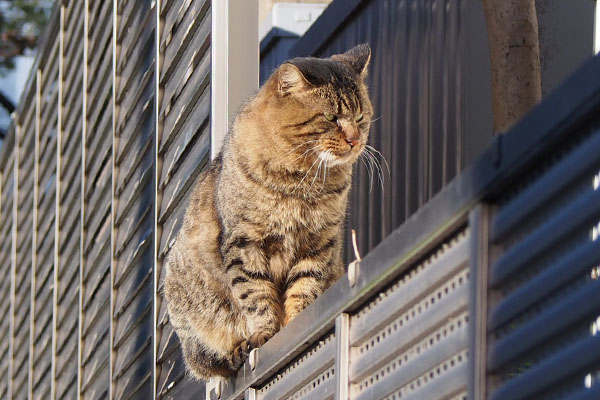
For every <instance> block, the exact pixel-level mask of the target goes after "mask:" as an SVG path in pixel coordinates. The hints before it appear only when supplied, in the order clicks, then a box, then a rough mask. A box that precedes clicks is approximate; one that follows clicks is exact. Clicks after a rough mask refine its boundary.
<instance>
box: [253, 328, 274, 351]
mask: <svg viewBox="0 0 600 400" xmlns="http://www.w3.org/2000/svg"><path fill="white" fill-rule="evenodd" d="M272 337H273V334H272V333H271V332H264V331H263V332H256V333H254V334H252V335H250V338H249V339H248V342H249V343H250V346H252V348H253V349H257V348H259V347H260V346H262V345H263V344H265V343H266V342H267V340H269V339H271V338H272Z"/></svg>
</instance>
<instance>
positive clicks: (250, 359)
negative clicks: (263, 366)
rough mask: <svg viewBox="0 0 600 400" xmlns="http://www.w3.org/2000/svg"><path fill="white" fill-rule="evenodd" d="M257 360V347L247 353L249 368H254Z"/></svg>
mask: <svg viewBox="0 0 600 400" xmlns="http://www.w3.org/2000/svg"><path fill="white" fill-rule="evenodd" d="M257 362H258V349H252V350H250V354H249V355H248V364H250V369H251V370H252V371H254V368H256V363H257Z"/></svg>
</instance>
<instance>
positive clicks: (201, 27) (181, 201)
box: [156, 0, 211, 398]
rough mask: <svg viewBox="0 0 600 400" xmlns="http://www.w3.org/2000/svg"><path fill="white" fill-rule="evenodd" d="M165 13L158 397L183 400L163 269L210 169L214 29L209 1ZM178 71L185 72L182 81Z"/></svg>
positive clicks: (168, 8)
mask: <svg viewBox="0 0 600 400" xmlns="http://www.w3.org/2000/svg"><path fill="white" fill-rule="evenodd" d="M165 3H167V4H165V5H164V7H163V11H162V13H161V18H160V19H161V32H160V48H159V49H160V53H161V55H164V56H163V57H162V64H161V65H159V70H160V82H159V85H160V92H161V93H162V97H161V98H160V99H159V101H160V103H159V104H160V106H159V116H158V118H159V131H158V139H157V140H158V166H159V167H158V186H157V189H158V192H157V218H158V220H157V229H158V236H157V246H158V249H157V255H158V258H157V264H156V274H157V277H158V287H157V288H156V290H157V292H156V310H157V328H156V329H157V331H156V346H157V348H156V362H157V372H156V374H157V376H156V385H157V386H156V394H157V397H158V398H182V397H183V396H185V395H184V394H183V393H181V392H179V391H181V390H182V388H185V386H197V388H196V389H195V390H198V391H200V390H201V389H202V386H203V385H200V384H192V383H191V382H190V381H189V380H188V379H186V378H185V366H184V364H183V358H182V356H181V350H180V347H179V340H178V339H177V335H176V334H175V332H174V331H173V328H172V327H171V325H169V323H168V322H169V321H168V315H167V307H166V303H165V302H164V300H163V298H162V282H163V280H164V272H165V270H164V268H163V264H164V261H165V258H166V256H167V254H168V251H169V249H170V247H171V245H172V244H173V240H174V239H175V235H176V233H177V231H178V230H179V227H180V226H181V222H182V218H183V213H184V211H185V207H186V205H187V199H188V197H189V196H188V195H189V192H190V188H191V185H192V184H193V182H194V181H195V179H196V177H197V176H198V174H199V173H200V171H201V169H202V168H203V167H204V165H205V164H206V163H207V161H208V158H209V150H210V132H209V111H210V87H209V83H210V29H211V8H210V1H208V0H194V1H191V2H188V3H186V4H184V5H182V6H171V5H172V4H171V3H173V2H165ZM176 71H185V74H184V75H183V78H182V77H181V76H180V75H179V74H177V73H176Z"/></svg>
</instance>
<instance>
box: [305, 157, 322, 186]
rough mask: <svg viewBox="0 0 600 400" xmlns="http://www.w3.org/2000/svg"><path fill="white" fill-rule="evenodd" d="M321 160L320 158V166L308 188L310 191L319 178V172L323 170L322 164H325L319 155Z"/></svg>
mask: <svg viewBox="0 0 600 400" xmlns="http://www.w3.org/2000/svg"><path fill="white" fill-rule="evenodd" d="M319 160H320V161H319V167H318V168H317V171H316V172H315V176H314V178H313V180H312V182H311V183H310V188H309V189H308V191H309V192H310V191H311V190H312V187H313V185H314V184H315V181H316V180H317V177H318V176H319V173H320V172H321V165H323V159H322V158H320V157H319Z"/></svg>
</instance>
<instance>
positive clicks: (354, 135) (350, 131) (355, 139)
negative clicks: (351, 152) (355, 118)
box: [340, 121, 360, 147]
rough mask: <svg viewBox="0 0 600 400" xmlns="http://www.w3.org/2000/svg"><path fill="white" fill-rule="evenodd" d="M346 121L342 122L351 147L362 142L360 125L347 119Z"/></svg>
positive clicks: (345, 136)
mask: <svg viewBox="0 0 600 400" xmlns="http://www.w3.org/2000/svg"><path fill="white" fill-rule="evenodd" d="M340 122H341V121H340ZM344 122H345V123H341V124H340V125H341V126H342V130H343V132H344V138H345V139H346V143H348V144H349V145H350V146H351V147H354V146H356V145H357V144H358V143H359V142H360V133H359V131H358V127H357V126H356V124H354V123H351V122H346V121H344Z"/></svg>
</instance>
